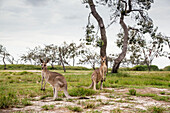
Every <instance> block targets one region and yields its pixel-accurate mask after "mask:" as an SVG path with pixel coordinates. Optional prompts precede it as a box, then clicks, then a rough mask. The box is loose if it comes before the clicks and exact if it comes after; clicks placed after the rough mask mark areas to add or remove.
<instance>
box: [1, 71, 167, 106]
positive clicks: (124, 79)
mask: <svg viewBox="0 0 170 113" xmlns="http://www.w3.org/2000/svg"><path fill="white" fill-rule="evenodd" d="M53 71H54V70H53ZM57 72H59V73H62V74H63V75H64V76H65V78H66V80H67V83H68V92H69V94H70V95H71V96H80V97H82V96H93V95H96V94H99V93H102V92H104V93H114V91H110V90H107V89H104V90H101V91H100V90H97V91H94V90H93V89H88V88H84V87H88V86H90V84H91V74H92V72H93V71H91V70H68V71H67V73H64V72H63V70H57ZM169 81H170V72H169V71H154V72H146V71H140V72H139V71H138V72H137V71H126V73H124V72H121V73H118V74H108V75H107V77H106V81H105V82H104V83H103V87H104V88H122V87H123V88H124V87H128V88H129V87H130V88H132V89H133V88H144V87H157V88H170V83H169ZM98 86H99V84H98ZM40 89H41V73H40V72H27V71H21V72H0V95H1V96H0V108H1V109H2V108H10V107H15V106H17V105H18V106H26V105H31V103H29V100H30V99H32V98H33V97H37V96H40V99H45V98H46V97H53V89H52V87H51V86H50V85H49V84H48V83H47V84H46V90H45V91H41V90H40ZM165 93H166V92H165ZM141 95H142V94H141ZM58 96H59V98H63V97H64V96H63V92H58ZM136 96H138V93H136ZM143 96H149V94H148V95H143ZM150 97H152V98H153V99H155V100H160V101H167V102H169V97H167V96H158V95H150ZM24 98H27V99H26V100H22V99H24Z"/></svg>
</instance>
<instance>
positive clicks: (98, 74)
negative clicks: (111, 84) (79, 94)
mask: <svg viewBox="0 0 170 113" xmlns="http://www.w3.org/2000/svg"><path fill="white" fill-rule="evenodd" d="M106 72H107V66H106V56H104V57H102V56H101V66H100V68H99V69H96V70H94V72H93V73H92V75H91V79H92V84H91V85H90V87H89V88H91V87H93V89H94V90H96V84H97V83H98V82H100V81H101V84H100V89H103V81H105V79H106Z"/></svg>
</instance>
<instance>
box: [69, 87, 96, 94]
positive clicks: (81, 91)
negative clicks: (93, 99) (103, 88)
mask: <svg viewBox="0 0 170 113" xmlns="http://www.w3.org/2000/svg"><path fill="white" fill-rule="evenodd" d="M69 94H70V96H90V95H94V94H97V92H96V91H94V90H92V89H86V88H72V89H71V90H69Z"/></svg>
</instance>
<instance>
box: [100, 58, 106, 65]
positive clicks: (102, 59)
mask: <svg viewBox="0 0 170 113" xmlns="http://www.w3.org/2000/svg"><path fill="white" fill-rule="evenodd" d="M100 58H101V63H102V64H104V63H105V64H106V56H104V57H102V56H101V57H100Z"/></svg>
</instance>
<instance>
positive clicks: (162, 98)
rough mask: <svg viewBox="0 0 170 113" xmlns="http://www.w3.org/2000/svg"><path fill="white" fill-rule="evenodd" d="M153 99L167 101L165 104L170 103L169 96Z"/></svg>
mask: <svg viewBox="0 0 170 113" xmlns="http://www.w3.org/2000/svg"><path fill="white" fill-rule="evenodd" d="M153 99H155V100H158V101H165V102H170V97H169V96H158V95H157V96H154V97H153Z"/></svg>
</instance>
